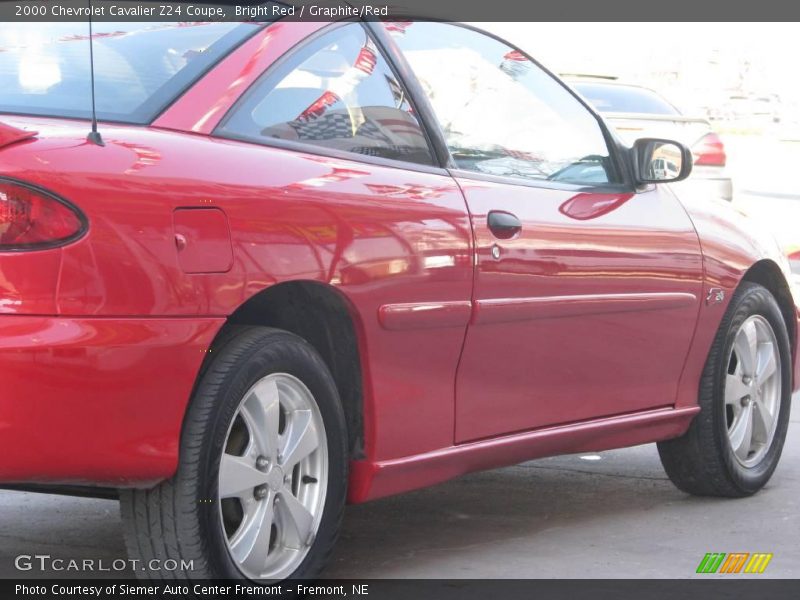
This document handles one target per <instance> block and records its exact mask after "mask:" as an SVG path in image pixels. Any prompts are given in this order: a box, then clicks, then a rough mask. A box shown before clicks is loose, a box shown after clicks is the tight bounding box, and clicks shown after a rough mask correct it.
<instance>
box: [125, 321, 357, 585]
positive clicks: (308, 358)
mask: <svg viewBox="0 0 800 600" xmlns="http://www.w3.org/2000/svg"><path fill="white" fill-rule="evenodd" d="M230 329H231V330H230V331H228V332H226V334H225V335H223V336H220V340H221V341H220V342H219V344H218V346H217V347H215V348H214V349H213V352H214V355H215V358H214V359H213V360H212V361H210V363H209V364H208V365H207V367H206V368H205V369H204V371H203V372H202V373H201V375H200V379H199V382H198V384H197V386H196V389H195V392H194V395H193V397H192V400H191V403H190V405H189V407H188V409H187V413H186V417H185V419H184V424H183V431H182V434H181V442H180V456H179V465H178V470H177V472H176V473H175V475H174V476H173V477H172V478H171V479H169V480H167V481H164V482H163V483H161V484H160V485H158V486H156V487H154V488H152V489H146V490H138V489H137V490H123V491H121V492H120V507H121V513H122V520H123V530H124V536H125V545H126V548H127V550H128V555H129V556H130V558H132V559H137V560H138V561H139V563H138V566H137V571H136V575H137V576H138V577H139V578H144V579H154V580H195V579H245V576H244V574H243V573H242V572H241V571H240V570H239V569H238V568H237V565H236V563H235V561H234V560H233V559H232V558H231V556H230V554H229V552H228V548H227V543H226V540H225V537H224V535H225V534H224V531H223V528H222V526H221V517H220V510H219V502H218V500H217V485H218V471H219V464H220V459H221V455H222V452H223V445H224V443H225V439H226V436H227V433H228V428H229V425H230V423H231V422H232V420H233V418H234V416H235V413H236V411H237V409H238V407H239V403H240V401H241V399H242V397H243V395H244V394H245V393H246V392H247V390H249V389H250V388H251V386H252V385H253V384H254V383H255V382H257V381H259V380H260V379H261V378H262V377H265V376H267V375H270V374H273V373H287V374H290V375H292V376H294V377H296V378H297V379H299V380H300V381H301V382H302V383H303V384H305V386H306V387H307V388H308V390H309V391H310V392H311V394H312V395H313V397H314V400H315V401H316V404H317V406H318V408H319V411H320V413H321V415H322V419H323V422H324V427H325V431H326V437H327V448H328V486H327V487H328V489H327V492H326V494H325V504H324V509H323V511H322V517H321V520H320V523H319V527H318V529H317V532H316V537H315V538H314V541H313V543H312V544H311V547H310V550H309V551H308V553H307V554H306V556H305V558H304V559H303V561H302V562H301V563H300V564H299V566H298V567H297V569H296V570H294V572H293V573H292V574H291V575H289V577H288V578H297V579H301V578H302V579H306V578H314V577H316V576H318V575H319V573H320V572H321V570H322V569H323V567H324V566H325V564H326V563H327V561H328V559H329V557H330V554H331V551H332V549H333V546H334V544H335V542H336V538H337V536H338V532H339V526H340V523H341V518H342V513H343V510H344V505H345V497H346V490H347V465H348V458H347V432H346V425H345V419H344V414H343V411H342V407H341V403H340V400H339V395H338V392H337V389H336V385H335V383H334V380H333V377H332V376H331V374H330V372H329V370H328V368H327V367H326V365H325V363H324V362H323V360H322V358H320V356H319V354H318V353H317V352H316V351H315V350H314V348H313V347H311V345H309V344H308V343H306V342H305V341H304V340H303V339H301V338H299V337H297V336H296V335H294V334H291V333H288V332H286V331H282V330H277V329H270V328H266V327H245V326H237V327H232V328H230ZM153 559H158V560H159V561H161V563H160V564H161V565H164V562H163V561H164V560H166V559H172V560H175V561H177V563H178V565H177V566H178V568H177V569H176V570H163V569H161V570H159V569H150V568H149V565H150V561H151V560H153ZM181 561H185V562H184V564H186V563H188V561H191V568H186V569H184V568H181V566H182V565H181ZM156 566H157V565H156ZM169 566H170V567H171V566H173V565H172V564H170V565H169Z"/></svg>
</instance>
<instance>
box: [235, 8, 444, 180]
mask: <svg viewBox="0 0 800 600" xmlns="http://www.w3.org/2000/svg"><path fill="white" fill-rule="evenodd" d="M222 133H223V134H225V133H227V134H233V135H234V136H235V137H240V138H245V139H251V140H253V141H266V140H268V139H278V140H287V141H293V142H303V143H308V144H313V145H315V146H322V147H326V148H332V149H335V150H340V151H345V152H353V153H356V154H362V155H369V156H378V157H383V158H391V159H396V160H405V161H409V162H415V163H422V164H432V162H433V161H432V157H431V153H430V151H429V149H428V144H427V141H426V139H425V136H424V134H423V132H422V130H421V128H420V125H419V122H418V121H417V119H416V117H415V116H414V114H413V111H412V109H411V105H410V104H409V101H408V98H407V96H406V93H405V91H404V89H403V88H402V86H401V85H400V84H399V83H398V81H397V80H396V78H395V77H394V74H393V73H392V71H391V69H389V67H388V65H387V63H386V61H385V60H384V58H383V57H382V56H381V55H380V52H379V51H378V49H377V47H376V46H375V44H374V43H373V41H372V40H371V39H370V38H369V37H368V36H367V35H366V32H365V31H364V29H363V28H362V27H361V26H360V25H357V24H352V25H346V26H343V27H340V28H338V29H336V30H335V31H332V32H331V33H329V34H327V35H324V36H322V37H321V38H320V39H318V40H317V41H315V42H312V43H311V44H309V45H308V46H307V47H306V48H304V49H303V50H301V51H299V52H298V53H297V54H295V56H294V57H293V58H292V60H290V61H289V64H287V65H284V66H283V67H282V68H281V69H279V70H278V71H277V72H276V73H275V74H273V75H272V76H269V77H267V78H266V79H265V80H263V81H262V82H260V83H259V84H257V85H256V87H255V89H254V91H253V92H252V93H249V94H248V96H247V97H246V99H245V101H244V103H243V104H242V105H241V106H240V107H238V108H237V109H236V110H235V111H234V113H233V116H232V117H231V118H230V119H229V120H228V121H227V122H226V123H225V124H224V125H223V126H222Z"/></svg>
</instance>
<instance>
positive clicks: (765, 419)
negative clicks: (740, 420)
mask: <svg viewBox="0 0 800 600" xmlns="http://www.w3.org/2000/svg"><path fill="white" fill-rule="evenodd" d="M774 422H775V415H773V414H772V412H771V411H770V410H769V408H768V407H767V405H766V403H765V402H764V401H763V400H762V399H761V398H760V397H759V398H758V399H757V400H756V403H755V409H754V411H753V430H754V434H755V437H757V438H758V439H759V440H761V441H763V442H764V443H766V442H767V440H768V439H769V435H770V433H771V432H772V426H773V423H774Z"/></svg>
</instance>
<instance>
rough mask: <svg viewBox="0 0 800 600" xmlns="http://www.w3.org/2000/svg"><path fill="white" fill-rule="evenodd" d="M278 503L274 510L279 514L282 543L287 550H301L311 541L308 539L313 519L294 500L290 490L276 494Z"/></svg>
mask: <svg viewBox="0 0 800 600" xmlns="http://www.w3.org/2000/svg"><path fill="white" fill-rule="evenodd" d="M278 498H279V501H280V502H279V503H278V504H276V509H277V511H278V512H279V514H280V519H281V525H282V526H283V530H282V533H283V543H284V544H286V546H288V547H289V548H297V549H300V548H303V547H305V546H307V545H308V544H309V542H310V541H311V540H310V539H309V537H310V535H311V530H312V527H313V522H314V517H313V516H312V515H311V513H310V512H309V511H308V509H307V508H306V507H305V506H303V504H302V503H301V502H300V501H299V500H298V499H297V498H295V496H294V495H293V494H292V492H291V490H289V489H287V488H284V489H283V490H282V491H281V492H279V494H278Z"/></svg>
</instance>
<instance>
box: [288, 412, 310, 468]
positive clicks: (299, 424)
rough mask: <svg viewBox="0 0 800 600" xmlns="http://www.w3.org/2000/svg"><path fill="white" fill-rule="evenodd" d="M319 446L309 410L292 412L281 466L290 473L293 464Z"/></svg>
mask: <svg viewBox="0 0 800 600" xmlns="http://www.w3.org/2000/svg"><path fill="white" fill-rule="evenodd" d="M318 447H319V434H318V432H317V427H316V425H315V424H314V419H313V418H312V415H311V411H309V410H297V411H294V412H293V413H292V416H291V423H290V426H289V431H288V435H287V437H286V440H285V441H284V447H283V460H282V467H283V470H284V471H285V472H286V473H290V472H291V471H292V469H293V468H294V466H295V465H296V464H297V463H299V462H300V461H301V460H303V459H304V458H305V457H306V456H308V455H309V454H311V453H312V452H313V451H314V450H316V449H317V448H318Z"/></svg>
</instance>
